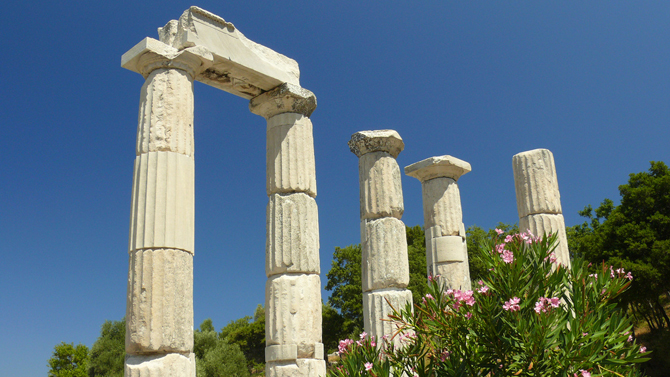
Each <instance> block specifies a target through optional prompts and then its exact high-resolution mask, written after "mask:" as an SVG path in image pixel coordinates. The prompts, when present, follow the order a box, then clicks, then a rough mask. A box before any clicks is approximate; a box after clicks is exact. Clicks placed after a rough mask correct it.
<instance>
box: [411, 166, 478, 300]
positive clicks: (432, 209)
mask: <svg viewBox="0 0 670 377" xmlns="http://www.w3.org/2000/svg"><path fill="white" fill-rule="evenodd" d="M470 170H471V168H470V164H469V163H467V162H465V161H463V160H459V159H458V158H455V157H452V156H446V155H445V156H438V157H431V158H427V159H425V160H422V161H419V162H417V163H414V164H412V165H409V166H407V167H405V174H407V175H409V176H410V177H414V178H416V179H418V180H419V181H421V192H422V195H423V221H424V229H425V231H426V265H427V267H428V275H429V276H436V275H439V276H440V278H439V279H440V281H441V282H442V283H443V284H444V285H445V287H446V288H451V289H461V290H467V289H471V284H470V267H469V266H468V247H467V244H466V242H465V226H464V225H463V210H462V209H461V194H460V190H459V189H458V184H457V182H458V178H460V176H461V175H463V174H466V173H468V172H469V171H470Z"/></svg>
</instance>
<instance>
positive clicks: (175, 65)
mask: <svg viewBox="0 0 670 377" xmlns="http://www.w3.org/2000/svg"><path fill="white" fill-rule="evenodd" d="M154 42H155V43H153V42H151V43H152V44H150V45H147V44H146V43H144V44H142V43H140V45H138V46H136V47H135V48H133V49H132V50H131V51H130V52H129V53H128V54H126V55H124V56H126V57H127V56H130V55H135V56H134V57H133V59H134V64H135V66H134V68H136V69H137V71H138V72H140V73H142V75H143V76H144V77H145V79H146V81H145V83H144V86H142V91H141V95H140V111H139V120H138V127H137V148H136V157H135V169H134V177H133V190H132V204H131V214H130V242H129V246H128V251H129V254H130V263H129V265H130V267H129V271H128V298H127V309H126V362H125V371H124V373H125V375H126V376H133V377H135V376H137V377H144V376H152V377H153V376H176V375H179V376H195V356H194V354H193V352H192V351H193V252H194V227H193V223H194V178H195V177H194V159H193V80H194V77H195V75H196V74H197V73H198V72H199V71H200V70H202V69H204V68H205V67H206V66H207V65H208V64H209V62H210V61H211V54H209V53H208V52H207V51H206V50H205V49H202V48H196V49H192V50H188V49H187V50H183V51H177V50H176V49H173V48H171V47H169V46H167V45H164V44H162V43H161V42H158V41H154Z"/></svg>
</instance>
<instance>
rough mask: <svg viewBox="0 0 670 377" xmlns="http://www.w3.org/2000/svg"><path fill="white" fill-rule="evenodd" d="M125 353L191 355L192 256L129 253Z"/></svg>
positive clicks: (162, 252)
mask: <svg viewBox="0 0 670 377" xmlns="http://www.w3.org/2000/svg"><path fill="white" fill-rule="evenodd" d="M129 266H130V267H129V271H128V296H127V307H126V352H127V353H131V354H143V353H144V354H146V353H168V352H181V353H185V352H191V350H192V349H193V255H192V254H190V253H188V252H185V251H182V250H174V249H142V250H138V251H131V252H130V261H129Z"/></svg>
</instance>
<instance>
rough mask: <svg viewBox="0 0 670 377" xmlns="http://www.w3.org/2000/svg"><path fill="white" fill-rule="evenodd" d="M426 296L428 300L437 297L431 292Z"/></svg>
mask: <svg viewBox="0 0 670 377" xmlns="http://www.w3.org/2000/svg"><path fill="white" fill-rule="evenodd" d="M426 298H427V299H428V300H435V298H434V297H433V295H431V294H430V293H427V294H426Z"/></svg>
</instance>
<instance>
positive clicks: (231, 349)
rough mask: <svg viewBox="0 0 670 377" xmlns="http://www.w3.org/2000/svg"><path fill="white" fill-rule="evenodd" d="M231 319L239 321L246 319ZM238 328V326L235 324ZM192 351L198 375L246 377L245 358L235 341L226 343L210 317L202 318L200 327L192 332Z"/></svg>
mask: <svg viewBox="0 0 670 377" xmlns="http://www.w3.org/2000/svg"><path fill="white" fill-rule="evenodd" d="M247 318H251V317H244V318H242V319H241V320H237V321H231V323H233V324H235V323H240V322H242V321H248V319H247ZM236 328H238V329H239V328H240V326H236ZM193 353H194V354H195V357H196V359H195V360H196V373H197V376H198V377H221V376H231V377H248V376H249V369H248V367H247V359H246V358H245V356H244V353H243V352H242V350H241V349H240V346H239V345H238V344H235V343H228V342H227V341H226V339H224V337H222V336H221V335H219V334H218V333H217V332H216V330H214V325H213V324H212V320H211V319H209V318H208V319H206V320H204V321H203V322H202V323H201V324H200V327H199V328H198V329H197V330H195V331H194V332H193Z"/></svg>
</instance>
